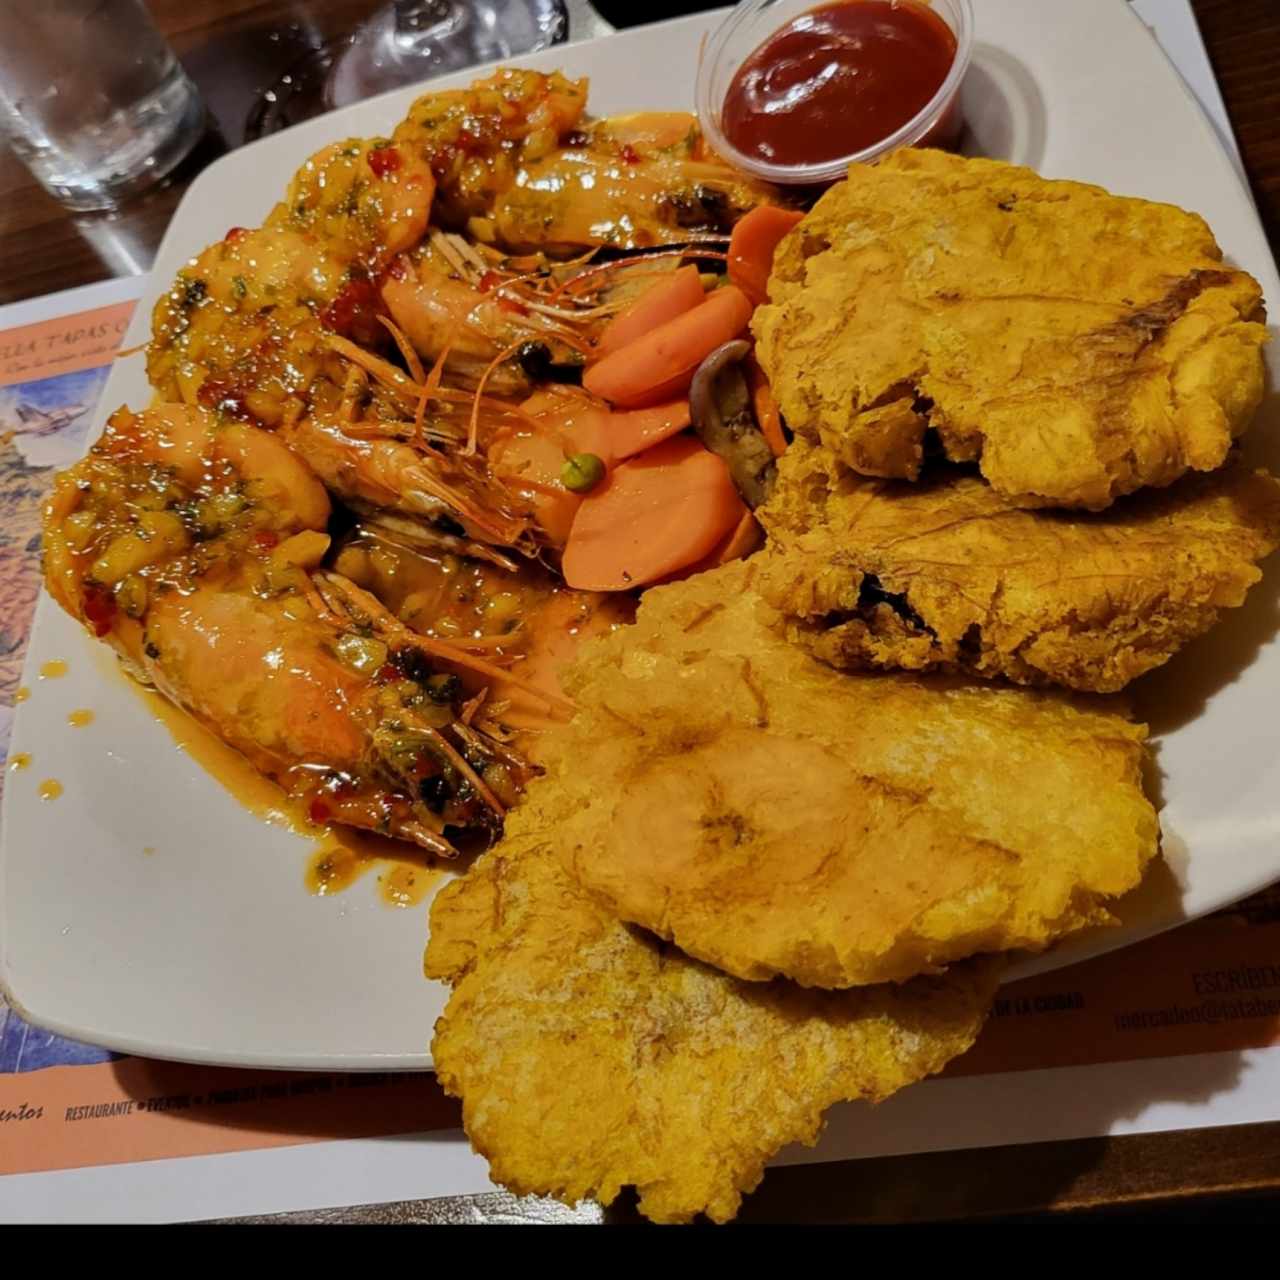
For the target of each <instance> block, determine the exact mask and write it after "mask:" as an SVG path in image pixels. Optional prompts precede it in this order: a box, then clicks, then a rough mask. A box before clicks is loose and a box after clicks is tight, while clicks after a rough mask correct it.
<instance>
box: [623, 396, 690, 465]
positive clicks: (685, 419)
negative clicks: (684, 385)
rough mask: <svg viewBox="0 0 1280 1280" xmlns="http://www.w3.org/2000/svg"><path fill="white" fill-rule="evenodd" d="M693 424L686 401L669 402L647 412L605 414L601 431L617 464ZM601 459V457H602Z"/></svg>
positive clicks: (655, 406) (627, 411)
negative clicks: (603, 432) (602, 430)
mask: <svg viewBox="0 0 1280 1280" xmlns="http://www.w3.org/2000/svg"><path fill="white" fill-rule="evenodd" d="M691 421H692V419H691V418H690V415H689V402H688V400H672V401H670V402H668V403H667V404H655V405H650V406H649V408H647V409H624V410H621V411H620V412H617V413H611V414H608V415H607V417H606V418H605V421H604V431H605V435H606V438H607V440H608V449H609V453H610V455H611V456H612V457H613V458H614V459H615V460H616V461H618V462H622V461H623V460H624V459H625V458H630V457H634V456H635V455H636V454H637V453H643V452H644V451H645V450H646V449H652V448H653V446H654V445H655V444H661V443H662V442H663V441H664V440H669V439H670V438H671V437H672V436H674V435H677V434H678V433H679V432H681V431H683V430H684V429H685V427H687V426H688V425H689V423H690V422H691ZM601 456H603V455H601Z"/></svg>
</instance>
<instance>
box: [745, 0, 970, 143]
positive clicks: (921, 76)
mask: <svg viewBox="0 0 1280 1280" xmlns="http://www.w3.org/2000/svg"><path fill="white" fill-rule="evenodd" d="M955 57H956V37H955V34H954V33H953V32H952V30H951V28H950V27H949V26H948V25H947V23H946V22H945V21H944V20H943V19H942V18H941V17H939V16H938V15H937V14H936V13H934V11H933V10H932V9H930V8H929V7H928V6H927V5H924V4H919V3H917V2H916V0H843V2H842V3H838V4H827V5H822V6H821V7H819V8H817V9H810V10H809V12H808V13H802V14H801V15H800V16H799V17H797V18H793V19H792V20H791V21H790V22H788V23H787V24H786V26H784V27H783V28H781V30H779V31H777V32H775V34H774V35H772V36H770V37H769V39H768V40H766V41H765V42H764V43H763V44H762V45H761V46H760V47H759V48H758V49H757V50H756V51H755V52H754V53H753V54H751V56H750V57H749V58H747V60H746V61H745V62H744V63H743V64H742V66H741V67H740V68H739V69H738V72H737V74H736V75H735V76H734V77H733V80H732V82H731V83H730V85H729V91H728V93H727V94H726V95H725V101H724V108H723V114H722V117H721V128H722V129H723V130H724V134H725V136H726V137H727V138H728V140H729V141H730V142H731V143H732V144H733V145H734V146H735V147H737V148H738V150H739V151H741V152H742V153H743V154H744V155H745V156H752V157H754V158H756V159H758V160H763V161H765V162H766V163H768V164H785V165H802V164H823V163H825V162H827V161H831V160H838V159H840V158H841V157H842V156H847V155H851V154H853V153H854V152H856V151H862V150H863V149H864V148H866V147H873V146H875V144H876V143H877V142H881V141H883V140H884V139H885V138H887V137H888V136H889V135H890V134H891V133H894V132H895V131H896V130H898V129H900V128H901V127H902V126H903V125H904V124H906V123H907V122H908V121H909V120H911V119H912V118H913V117H914V116H916V115H917V114H919V112H920V111H922V110H923V109H924V107H926V106H927V105H928V103H929V101H930V99H931V98H932V97H933V95H934V94H935V93H937V92H938V90H939V89H940V88H941V87H942V82H943V81H944V80H945V79H946V78H947V73H948V72H949V71H950V70H951V64H952V63H953V62H954V61H955ZM954 116H955V112H948V113H947V115H946V116H944V117H943V118H942V119H941V120H939V122H938V125H937V126H936V127H935V128H934V129H933V130H931V132H930V134H929V135H928V136H926V137H925V138H922V139H921V142H920V145H926V146H927V145H929V144H930V143H934V144H936V143H937V142H939V141H942V140H944V139H943V137H942V135H945V134H947V133H953V132H956V131H957V130H958V125H959V121H958V119H955V118H952V117H954Z"/></svg>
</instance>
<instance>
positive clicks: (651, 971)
mask: <svg viewBox="0 0 1280 1280" xmlns="http://www.w3.org/2000/svg"><path fill="white" fill-rule="evenodd" d="M549 790H550V791H551V793H552V794H551V795H550V796H549V797H548V799H550V800H551V801H552V803H553V809H552V810H548V808H547V807H546V806H545V805H544V803H543V797H542V795H541V793H540V790H539V787H538V785H537V784H535V786H534V787H533V789H532V792H531V794H530V797H529V799H528V801H527V802H526V805H525V806H524V807H522V808H521V809H520V810H518V811H517V812H516V813H514V814H513V815H512V816H511V827H512V830H511V832H510V833H509V835H508V836H507V838H506V839H505V840H504V841H503V843H502V844H501V845H500V846H499V847H498V848H496V849H494V850H493V851H492V852H490V853H489V854H487V855H486V856H485V857H483V858H482V859H481V860H480V862H479V863H478V864H477V865H476V866H475V867H474V868H473V869H472V870H471V872H470V873H469V874H468V875H467V876H466V877H465V878H464V879H461V880H457V881H454V882H453V883H452V884H451V885H449V886H448V887H447V888H446V889H444V890H443V892H441V894H440V895H439V896H438V897H437V899H436V901H435V904H434V906H433V908H432V912H431V942H430V945H429V947H428V949H427V973H428V975H429V976H431V977H435V978H441V979H443V980H444V981H446V982H448V983H450V984H451V985H452V986H453V988H454V990H453V994H452V997H451V998H450V1001H449V1004H448V1007H447V1009H446V1010H445V1013H444V1016H443V1017H442V1018H441V1019H440V1021H439V1022H438V1023H437V1024H436V1035H435V1041H434V1043H433V1046H432V1052H433V1054H434V1057H435V1069H436V1075H437V1077H438V1079H439V1080H440V1082H441V1084H442V1085H443V1086H444V1087H445V1089H447V1090H448V1091H449V1092H450V1093H452V1094H454V1095H456V1096H458V1097H460V1098H461V1099H462V1107H463V1122H464V1124H465V1126H466V1130H467V1134H468V1136H469V1137H470V1139H471V1142H472V1144H473V1145H474V1146H475V1148H476V1150H477V1151H479V1152H480V1153H481V1154H482V1155H483V1156H485V1157H486V1158H487V1159H488V1161H489V1165H490V1170H491V1172H492V1175H493V1177H494V1179H495V1180H496V1181H498V1182H501V1183H503V1184H504V1185H506V1186H507V1187H509V1188H511V1190H512V1191H514V1192H516V1193H517V1194H521V1195H524V1194H531V1193H538V1194H549V1195H554V1196H558V1197H559V1198H560V1199H562V1200H565V1201H567V1202H570V1203H573V1202H575V1201H578V1200H581V1199H583V1198H584V1197H587V1196H594V1197H595V1198H597V1199H598V1200H600V1201H602V1202H603V1203H605V1204H608V1203H609V1202H610V1201H611V1200H613V1199H614V1197H615V1196H616V1195H617V1194H618V1191H619V1190H620V1189H621V1188H622V1187H623V1186H626V1185H634V1186H635V1187H636V1188H637V1190H638V1192H639V1196H640V1209H641V1211H642V1212H643V1213H645V1214H646V1215H647V1216H648V1217H650V1218H653V1219H655V1220H656V1221H659V1222H680V1221H685V1220H687V1219H689V1218H691V1217H693V1216H694V1215H695V1214H698V1213H705V1214H707V1215H708V1216H709V1217H711V1218H713V1219H715V1220H716V1221H725V1220H727V1219H729V1218H732V1217H733V1215H734V1214H735V1213H736V1212H737V1209H738V1204H739V1202H740V1200H741V1198H742V1195H743V1193H745V1192H748V1191H751V1190H752V1189H753V1188H754V1187H755V1186H756V1185H757V1184H758V1183H759V1181H760V1178H761V1175H762V1173H763V1169H764V1165H765V1162H766V1161H767V1160H768V1159H769V1157H770V1156H771V1155H773V1154H774V1152H776V1151H777V1150H778V1149H779V1148H781V1147H783V1146H785V1145H786V1144H787V1143H790V1142H803V1143H807V1144H812V1143H813V1142H814V1141H816V1139H817V1137H818V1134H819V1132H820V1131H821V1128H822V1114H823V1112H824V1111H825V1110H826V1108H827V1107H829V1106H831V1105H832V1104H833V1103H835V1102H839V1101H842V1100H845V1099H851V1098H864V1099H869V1100H871V1101H878V1100H880V1099H882V1098H885V1097H888V1095H889V1094H891V1093H894V1092H895V1091H896V1090H898V1089H900V1088H902V1087H903V1086H904V1085H907V1084H911V1083H913V1082H914V1081H916V1080H919V1079H922V1078H923V1077H924V1076H927V1075H930V1074H932V1073H934V1072H936V1071H939V1070H941V1068H942V1067H943V1066H945V1065H946V1063H947V1062H948V1061H949V1060H950V1059H952V1058H954V1057H956V1056H957V1055H958V1054H960V1053H963V1052H964V1051H965V1050H966V1049H967V1048H968V1047H969V1045H970V1044H972V1043H973V1040H974V1038H975V1036H976V1035H977V1033H978V1030H979V1028H980V1027H981V1025H982V1021H983V1019H984V1017H985V1016H986V1013H987V1009H988V1007H989V1005H990V1003H991V998H992V994H993V991H994V985H995V980H996V966H995V965H994V964H993V963H991V962H989V961H977V962H969V963H968V964H965V965H957V966H955V967H954V968H952V969H951V970H949V971H948V973H947V974H945V975H944V976H941V977H925V978H918V979H916V980H915V981H913V982H910V983H906V984H905V985H902V986H880V987H869V988H864V989H860V990H858V991H850V992H839V993H830V992H816V991H805V990H803V989H802V988H800V987H796V986H794V985H793V984H791V983H786V982H782V981H778V982H774V983H769V984H761V983H742V982H738V981H735V980H734V979H732V978H729V977H727V976H726V975H724V974H722V973H719V972H717V971H716V970H714V969H709V968H707V967H705V966H703V965H701V964H698V963H697V962H696V961H693V960H690V959H688V958H687V957H685V956H683V955H681V954H680V952H678V951H676V950H675V949H674V948H672V947H670V946H668V945H667V944H664V943H661V942H659V941H658V940H657V939H655V938H653V937H652V936H651V935H648V934H645V933H642V932H641V931H640V930H637V929H633V928H630V927H628V926H627V925H624V924H622V923H620V922H619V921H618V919H617V918H616V917H615V916H614V915H613V914H612V913H611V912H609V911H608V910H607V909H606V908H604V907H602V906H600V905H599V904H598V903H596V902H595V901H593V900H592V899H591V898H590V897H589V896H588V895H587V894H586V893H584V892H583V890H581V889H580V888H579V887H578V886H577V885H575V884H574V883H573V881H572V880H571V879H570V878H569V876H568V875H567V874H566V872H565V871H564V868H563V866H562V865H561V863H560V860H559V858H558V857H557V855H556V852H555V850H554V848H553V847H552V846H553V843H554V841H555V839H556V822H555V817H556V815H555V813H554V811H553V810H554V805H555V803H557V802H558V799H559V797H558V794H557V793H556V792H555V789H554V787H552V788H550V789H549Z"/></svg>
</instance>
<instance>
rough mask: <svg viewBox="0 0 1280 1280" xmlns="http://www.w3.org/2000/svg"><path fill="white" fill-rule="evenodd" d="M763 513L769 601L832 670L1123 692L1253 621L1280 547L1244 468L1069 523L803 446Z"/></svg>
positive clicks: (968, 480) (1270, 491)
mask: <svg viewBox="0 0 1280 1280" xmlns="http://www.w3.org/2000/svg"><path fill="white" fill-rule="evenodd" d="M758 514H759V515H760V517H761V519H762V520H763V521H764V522H765V524H766V526H767V528H768V529H769V531H770V535H771V547H772V548H773V550H772V551H771V554H770V555H769V556H768V557H766V559H765V561H764V571H763V572H762V574H761V578H760V589H761V592H762V594H763V595H765V597H766V598H767V599H768V600H769V601H770V602H771V603H772V604H774V605H776V606H777V608H778V609H779V610H781V611H782V612H783V613H784V614H785V615H787V616H788V617H789V618H791V619H794V620H795V623H796V626H795V629H794V632H793V634H795V635H796V636H798V638H800V639H801V640H802V642H803V643H804V644H806V645H807V646H808V648H809V650H810V651H811V652H812V653H813V654H814V655H815V656H816V657H818V658H821V659H822V660H823V661H824V662H829V663H831V664H832V665H833V666H837V667H844V668H848V669H883V670H893V669H901V670H907V671H929V670H949V671H964V672H968V673H970V674H973V675H977V676H982V677H997V676H1003V677H1005V678H1006V679H1009V680H1013V681H1016V682H1017V683H1019V684H1045V683H1053V684H1059V685H1063V686H1065V687H1067V688H1069V689H1078V690H1085V691H1092V692H1098V693H1109V692H1113V691H1115V690H1117V689H1122V688H1123V687H1124V686H1125V685H1126V684H1128V683H1129V681H1130V680H1133V679H1134V678H1135V677H1137V676H1140V675H1142V673H1143V672H1144V671H1150V670H1152V668H1154V667H1158V666H1160V665H1161V664H1162V663H1164V662H1167V661H1168V659H1169V658H1170V657H1172V656H1173V654H1174V653H1176V652H1177V651H1178V650H1179V649H1180V648H1181V647H1182V646H1183V645H1184V644H1186V642H1187V641H1188V640H1191V639H1193V638H1194V637H1195V636H1198V635H1201V634H1202V633H1204V632H1205V631H1207V630H1208V629H1209V628H1210V627H1211V626H1213V624H1214V623H1215V622H1216V621H1217V619H1218V614H1219V612H1220V611H1221V610H1222V609H1228V608H1235V607H1237V606H1239V605H1240V604H1243V602H1244V598H1245V593H1246V592H1247V591H1248V590H1249V588H1250V587H1251V586H1253V584H1254V583H1255V582H1257V581H1258V579H1259V578H1260V577H1261V576H1262V574H1261V572H1260V570H1259V569H1258V568H1257V561H1259V560H1260V559H1262V558H1263V557H1264V556H1267V555H1270V553H1271V552H1272V551H1274V550H1275V549H1276V546H1277V545H1278V544H1280V481H1277V480H1276V478H1275V477H1274V476H1271V475H1269V474H1268V473H1267V472H1265V471H1253V470H1251V469H1250V468H1248V467H1246V466H1244V465H1242V464H1240V463H1239V462H1238V461H1233V462H1231V463H1228V465H1227V466H1226V467H1225V468H1223V469H1222V470H1219V471H1215V472H1212V473H1210V474H1208V475H1193V476H1185V477H1184V478H1183V479H1181V480H1179V481H1178V482H1177V483H1176V484H1174V485H1173V486H1172V487H1170V488H1168V489H1160V490H1151V491H1148V492H1145V493H1138V494H1133V495H1132V496H1130V497H1128V498H1125V499H1124V500H1123V501H1121V502H1118V503H1117V504H1116V505H1115V506H1113V507H1111V508H1109V509H1108V510H1107V511H1104V512H1100V513H1097V514H1089V513H1079V514H1077V515H1073V516H1065V515H1063V514H1062V513H1059V512H1046V511H1027V510H1024V509H1020V508H1018V507H1014V506H1011V505H1010V504H1009V503H1008V502H1007V501H1006V500H1005V499H1003V498H1002V497H1000V495H999V494H998V493H996V492H995V491H994V490H993V489H992V488H991V487H990V486H989V485H987V484H985V483H983V481H982V480H980V479H979V478H978V477H976V476H970V475H965V474H962V473H961V474H957V473H955V472H954V471H952V472H950V473H949V474H947V475H943V476H935V477H933V478H931V479H927V480H925V481H922V482H921V483H919V484H915V485H911V484H904V483H903V482H901V481H893V480H872V479H868V478H867V477H865V476H859V475H857V474H856V473H855V472H851V471H849V470H848V468H846V467H845V466H843V465H842V464H841V463H840V462H839V461H837V459H836V458H835V457H834V455H833V454H832V453H831V452H830V451H829V450H827V449H826V448H824V447H823V446H821V445H810V444H808V443H806V442H805V441H802V440H796V441H795V442H793V444H792V446H791V448H790V449H789V450H788V451H787V454H786V456H785V457H784V458H783V459H782V461H781V463H780V465H779V468H778V480H777V484H776V486H775V489H774V493H773V497H772V498H771V500H770V502H769V503H768V505H767V506H766V507H764V508H762V509H761V511H760V512H759V513H758Z"/></svg>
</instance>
